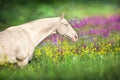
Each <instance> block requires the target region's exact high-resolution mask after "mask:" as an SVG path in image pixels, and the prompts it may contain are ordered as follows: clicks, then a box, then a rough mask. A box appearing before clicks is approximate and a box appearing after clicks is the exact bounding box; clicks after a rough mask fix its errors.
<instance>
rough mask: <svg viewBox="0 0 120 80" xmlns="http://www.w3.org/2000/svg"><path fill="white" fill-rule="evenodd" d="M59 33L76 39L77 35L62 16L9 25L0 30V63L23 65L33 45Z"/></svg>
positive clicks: (73, 39) (31, 54) (29, 57)
mask: <svg viewBox="0 0 120 80" xmlns="http://www.w3.org/2000/svg"><path fill="white" fill-rule="evenodd" d="M55 33H58V34H61V35H65V36H67V37H69V38H70V39H71V40H72V41H77V38H78V35H77V33H76V32H75V31H74V29H73V28H72V27H71V25H70V24H69V23H68V22H67V20H66V19H65V18H64V15H62V16H60V17H55V18H45V19H39V20H35V21H32V22H29V23H25V24H22V25H19V26H14V27H10V28H8V29H6V30H4V31H2V32H0V64H1V65H3V64H5V63H17V65H18V66H20V67H24V66H25V65H27V64H28V61H29V60H31V58H32V56H33V52H34V49H35V47H36V46H37V45H38V44H39V43H40V42H41V41H42V40H44V39H45V38H46V37H48V36H49V35H51V34H55Z"/></svg>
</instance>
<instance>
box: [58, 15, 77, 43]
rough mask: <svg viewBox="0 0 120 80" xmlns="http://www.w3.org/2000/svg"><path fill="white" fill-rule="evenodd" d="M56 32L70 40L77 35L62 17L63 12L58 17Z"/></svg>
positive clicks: (75, 39) (75, 38)
mask: <svg viewBox="0 0 120 80" xmlns="http://www.w3.org/2000/svg"><path fill="white" fill-rule="evenodd" d="M56 32H57V33H58V34H60V35H63V36H65V37H67V38H69V39H70V40H72V41H77V40H78V35H77V33H76V31H75V30H74V29H73V28H72V26H71V25H70V24H69V22H68V21H67V20H66V19H65V18H64V14H62V15H61V16H60V17H59V26H58V27H57V30H56Z"/></svg>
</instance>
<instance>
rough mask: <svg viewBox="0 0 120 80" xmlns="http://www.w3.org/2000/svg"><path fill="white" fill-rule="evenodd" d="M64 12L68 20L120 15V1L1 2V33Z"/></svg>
mask: <svg viewBox="0 0 120 80" xmlns="http://www.w3.org/2000/svg"><path fill="white" fill-rule="evenodd" d="M63 12H64V13H65V17H66V18H67V19H68V20H71V19H74V18H78V19H82V18H84V17H86V16H95V15H102V16H111V15H113V14H119V13H120V0H0V31H1V30H4V29H6V28H7V27H10V26H14V25H19V24H23V23H26V22H29V21H32V20H35V19H40V18H45V17H55V16H60V15H61V14H62V13H63Z"/></svg>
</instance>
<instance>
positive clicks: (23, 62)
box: [17, 57, 28, 68]
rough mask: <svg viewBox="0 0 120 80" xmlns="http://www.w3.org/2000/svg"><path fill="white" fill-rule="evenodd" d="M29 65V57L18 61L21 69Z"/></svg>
mask: <svg viewBox="0 0 120 80" xmlns="http://www.w3.org/2000/svg"><path fill="white" fill-rule="evenodd" d="M27 64H28V57H27V58H25V59H24V60H22V61H20V60H17V65H18V66H19V67H20V68H23V67H24V66H25V65H27Z"/></svg>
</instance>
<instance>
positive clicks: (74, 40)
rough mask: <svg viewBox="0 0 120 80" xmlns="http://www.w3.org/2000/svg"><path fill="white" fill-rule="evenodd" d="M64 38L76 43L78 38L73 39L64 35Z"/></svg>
mask: <svg viewBox="0 0 120 80" xmlns="http://www.w3.org/2000/svg"><path fill="white" fill-rule="evenodd" d="M64 37H66V38H67V39H69V40H70V41H73V42H76V41H77V39H76V38H72V37H70V36H66V35H64Z"/></svg>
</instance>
